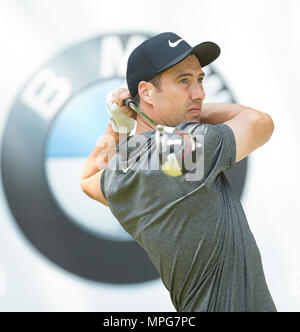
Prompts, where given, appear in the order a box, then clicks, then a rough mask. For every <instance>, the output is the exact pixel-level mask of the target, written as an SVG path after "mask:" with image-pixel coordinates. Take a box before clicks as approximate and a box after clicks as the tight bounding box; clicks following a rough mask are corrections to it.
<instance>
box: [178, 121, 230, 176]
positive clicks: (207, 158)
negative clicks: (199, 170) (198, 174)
mask: <svg viewBox="0 0 300 332" xmlns="http://www.w3.org/2000/svg"><path fill="white" fill-rule="evenodd" d="M184 131H188V132H190V133H192V134H193V135H201V136H202V142H203V149H204V153H203V156H204V163H203V167H204V174H203V176H204V178H212V179H214V178H215V177H216V176H217V175H218V174H219V173H220V172H222V171H224V170H226V169H230V168H232V167H233V166H234V165H235V160H236V141H235V137H234V133H233V131H232V129H231V128H230V127H229V126H227V125H225V124H217V125H212V124H195V123H186V126H185V128H184Z"/></svg>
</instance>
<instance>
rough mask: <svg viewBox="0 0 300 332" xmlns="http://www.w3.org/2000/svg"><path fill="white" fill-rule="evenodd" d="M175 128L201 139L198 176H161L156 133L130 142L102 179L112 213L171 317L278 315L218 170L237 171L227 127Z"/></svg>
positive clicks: (248, 232) (242, 218) (188, 124)
mask: <svg viewBox="0 0 300 332" xmlns="http://www.w3.org/2000/svg"><path fill="white" fill-rule="evenodd" d="M177 128H179V129H181V130H184V131H187V130H189V131H190V132H193V134H195V135H201V136H202V137H203V150H202V151H203V154H202V157H201V158H202V159H201V162H202V165H203V176H202V178H201V179H198V180H196V181H187V179H186V177H185V176H180V177H169V176H167V175H165V174H164V173H163V172H162V171H161V170H160V168H159V163H158V155H157V151H156V145H155V141H154V134H155V132H154V131H149V132H145V133H142V134H139V135H135V136H129V137H128V138H126V139H124V140H122V141H121V142H120V144H119V145H118V147H117V151H118V153H117V154H116V155H115V156H114V157H113V158H112V159H111V160H110V162H109V163H108V164H107V166H106V168H105V170H104V172H103V174H102V177H101V190H102V193H103V194H104V196H105V198H106V200H107V201H108V203H109V207H110V209H111V212H112V213H113V215H114V216H115V217H116V218H117V219H118V221H119V222H120V224H121V225H122V226H123V228H124V229H125V230H126V231H127V232H128V233H129V234H130V235H131V236H132V237H133V238H134V239H135V240H136V241H137V242H138V243H139V244H140V245H141V246H142V247H143V248H144V249H145V251H146V252H147V254H148V256H149V258H150V260H151V261H152V263H153V264H154V266H155V267H156V269H157V271H158V272H159V274H160V276H161V279H162V281H163V283H164V285H165V287H166V288H167V289H168V290H169V292H170V296H171V299H172V302H173V304H174V307H175V309H176V310H177V311H181V312H185V311H189V312H196V311H276V308H275V305H274V303H273V300H272V298H271V295H270V293H269V290H268V287H267V284H266V280H265V276H264V272H263V267H262V262H261V256H260V253H259V249H258V247H257V244H256V242H255V239H254V237H253V235H252V232H251V230H250V229H249V226H248V223H247V219H246V216H245V213H244V211H243V208H242V205H241V203H240V202H239V200H238V198H237V197H236V195H235V194H234V193H233V191H232V189H231V187H230V185H229V183H228V181H227V178H226V176H225V174H224V172H223V171H224V170H226V169H229V168H232V167H233V166H234V165H235V156H236V145H235V138H234V134H233V132H232V130H231V128H230V127H229V126H227V125H225V124H218V125H210V124H197V123H193V122H186V123H182V124H180V125H179V126H177ZM129 259H130V258H129Z"/></svg>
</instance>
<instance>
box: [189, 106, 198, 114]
mask: <svg viewBox="0 0 300 332" xmlns="http://www.w3.org/2000/svg"><path fill="white" fill-rule="evenodd" d="M200 112H201V107H198V106H194V107H191V108H190V109H189V110H188V113H195V114H200Z"/></svg>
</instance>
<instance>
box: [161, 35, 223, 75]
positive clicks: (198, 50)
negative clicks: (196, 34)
mask: <svg viewBox="0 0 300 332" xmlns="http://www.w3.org/2000/svg"><path fill="white" fill-rule="evenodd" d="M220 53H221V49H220V47H219V46H218V45H217V44H215V43H213V42H203V43H201V44H198V45H196V46H194V47H192V48H191V49H190V50H188V51H186V52H184V53H182V54H180V55H179V56H178V57H176V58H174V59H173V60H172V61H170V62H168V63H167V64H165V65H164V66H163V67H161V68H160V69H159V72H162V71H164V70H166V69H168V68H170V67H172V66H175V65H176V64H177V63H179V62H181V61H182V60H184V59H185V58H186V57H187V56H189V55H191V54H195V55H196V57H197V58H198V60H199V62H200V65H201V67H205V66H207V65H209V64H210V63H212V62H213V61H215V60H216V59H217V58H218V57H219V55H220ZM157 74H158V72H157Z"/></svg>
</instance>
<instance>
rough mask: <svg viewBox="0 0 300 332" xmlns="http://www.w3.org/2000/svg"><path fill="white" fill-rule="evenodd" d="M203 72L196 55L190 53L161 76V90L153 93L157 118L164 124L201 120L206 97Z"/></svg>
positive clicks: (173, 124) (175, 124) (170, 124)
mask: <svg viewBox="0 0 300 332" xmlns="http://www.w3.org/2000/svg"><path fill="white" fill-rule="evenodd" d="M203 77H204V72H203V71H202V69H201V66H200V63H199V61H198V59H197V57H196V56H195V55H190V56H188V57H187V58H186V59H184V60H183V61H181V62H180V63H178V64H177V65H175V66H173V67H171V68H169V69H167V70H166V71H164V72H163V73H162V75H161V89H160V90H159V91H156V92H155V96H154V110H153V112H154V114H153V116H154V117H155V119H156V121H157V122H158V123H160V124H163V125H167V126H177V125H178V124H179V123H182V122H188V121H192V122H198V123H199V122H200V112H201V108H202V103H203V100H204V98H205V94H204V90H203V85H202V80H203Z"/></svg>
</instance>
